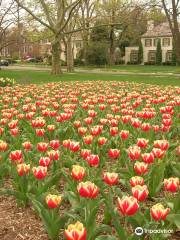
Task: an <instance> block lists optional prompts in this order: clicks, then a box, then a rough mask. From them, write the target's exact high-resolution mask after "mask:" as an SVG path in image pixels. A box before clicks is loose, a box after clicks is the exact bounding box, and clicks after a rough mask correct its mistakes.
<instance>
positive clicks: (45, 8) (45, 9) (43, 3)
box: [40, 0, 54, 29]
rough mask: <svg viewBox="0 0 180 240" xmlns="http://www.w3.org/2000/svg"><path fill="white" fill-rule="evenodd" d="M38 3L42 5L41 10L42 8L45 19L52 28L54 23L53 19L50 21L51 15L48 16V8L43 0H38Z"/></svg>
mask: <svg viewBox="0 0 180 240" xmlns="http://www.w3.org/2000/svg"><path fill="white" fill-rule="evenodd" d="M40 3H41V5H42V8H43V10H44V13H45V15H46V17H47V20H48V22H49V25H50V26H51V27H52V28H53V29H54V23H53V21H52V19H51V17H50V14H49V9H48V7H47V5H46V3H45V1H44V0H40Z"/></svg>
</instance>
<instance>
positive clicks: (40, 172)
mask: <svg viewBox="0 0 180 240" xmlns="http://www.w3.org/2000/svg"><path fill="white" fill-rule="evenodd" d="M32 171H33V174H34V176H35V178H37V179H39V180H41V179H43V178H45V177H46V175H47V167H42V166H38V167H33V168H32Z"/></svg>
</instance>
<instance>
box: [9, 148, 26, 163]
mask: <svg viewBox="0 0 180 240" xmlns="http://www.w3.org/2000/svg"><path fill="white" fill-rule="evenodd" d="M22 157H23V154H22V151H21V150H15V151H12V152H10V155H9V158H10V159H11V160H12V161H22Z"/></svg>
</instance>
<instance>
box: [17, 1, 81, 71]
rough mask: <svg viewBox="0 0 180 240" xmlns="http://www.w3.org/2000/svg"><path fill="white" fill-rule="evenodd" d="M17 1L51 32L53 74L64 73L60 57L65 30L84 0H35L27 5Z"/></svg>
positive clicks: (27, 2)
mask: <svg viewBox="0 0 180 240" xmlns="http://www.w3.org/2000/svg"><path fill="white" fill-rule="evenodd" d="M15 1H16V2H17V3H18V5H19V6H20V7H21V8H22V9H24V10H25V11H26V12H28V13H29V14H30V15H31V16H32V17H33V18H34V19H35V20H36V21H38V22H39V23H40V24H41V25H42V26H44V27H46V28H48V29H49V30H50V31H51V33H52V36H53V38H52V42H51V45H52V74H60V73H62V69H61V64H60V63H61V60H60V55H61V52H62V49H61V42H62V40H63V37H64V30H65V28H66V26H67V24H68V22H69V21H70V19H71V17H72V15H73V14H74V11H75V9H76V8H77V7H78V5H79V4H80V2H81V1H82V0H75V1H68V0H54V1H50V0H34V1H33V3H34V4H32V1H30V0H29V1H26V3H25V1H23V0H15ZM32 5H33V6H32Z"/></svg>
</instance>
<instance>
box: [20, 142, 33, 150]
mask: <svg viewBox="0 0 180 240" xmlns="http://www.w3.org/2000/svg"><path fill="white" fill-rule="evenodd" d="M22 146H23V148H24V149H26V151H29V150H31V149H32V144H31V143H30V142H28V141H27V142H23V143H22Z"/></svg>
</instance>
